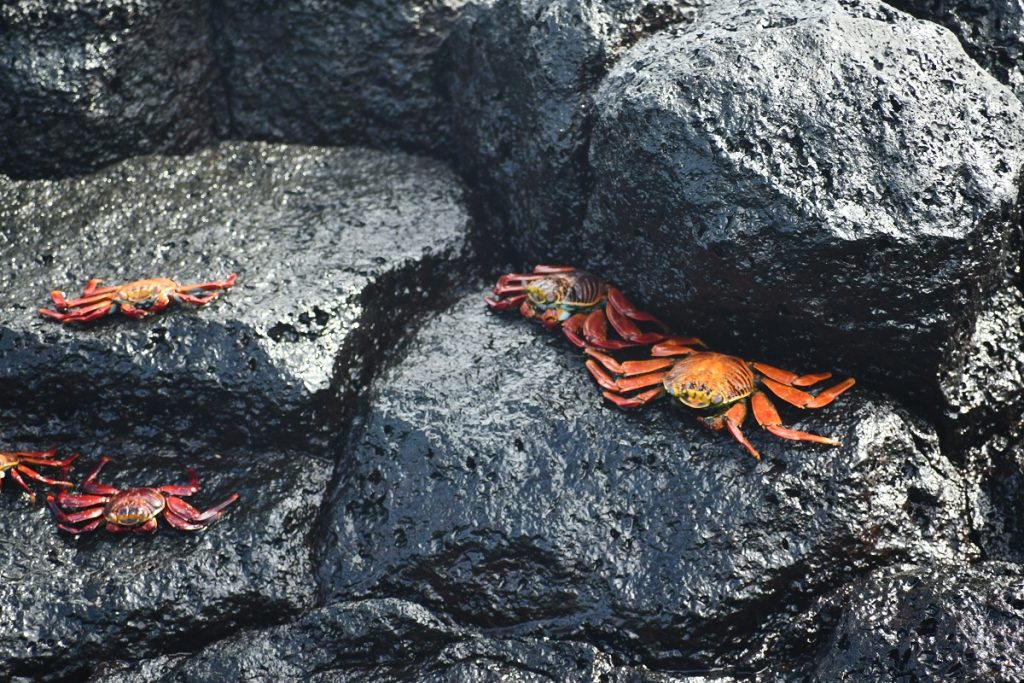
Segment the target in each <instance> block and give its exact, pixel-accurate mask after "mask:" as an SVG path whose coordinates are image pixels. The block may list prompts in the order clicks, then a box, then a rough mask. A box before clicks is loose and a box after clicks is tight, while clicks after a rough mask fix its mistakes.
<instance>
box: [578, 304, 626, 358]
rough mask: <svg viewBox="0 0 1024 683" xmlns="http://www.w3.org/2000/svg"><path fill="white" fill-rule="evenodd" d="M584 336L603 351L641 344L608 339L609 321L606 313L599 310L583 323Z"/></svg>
mask: <svg viewBox="0 0 1024 683" xmlns="http://www.w3.org/2000/svg"><path fill="white" fill-rule="evenodd" d="M583 336H584V337H586V339H587V342H588V343H590V344H593V345H594V346H596V347H598V348H601V349H610V350H617V349H628V348H630V347H633V346H638V345H639V344H637V343H635V342H631V341H620V340H618V339H609V338H608V320H607V318H605V315H604V311H602V310H600V309H598V310H596V311H594V312H593V313H591V314H589V315H588V316H587V319H586V321H585V322H584V323H583Z"/></svg>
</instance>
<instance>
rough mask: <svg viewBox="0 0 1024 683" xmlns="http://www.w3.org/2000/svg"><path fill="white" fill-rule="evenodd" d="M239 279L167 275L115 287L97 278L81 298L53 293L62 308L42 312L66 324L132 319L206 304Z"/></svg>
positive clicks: (56, 303)
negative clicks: (183, 279)
mask: <svg viewBox="0 0 1024 683" xmlns="http://www.w3.org/2000/svg"><path fill="white" fill-rule="evenodd" d="M237 279H238V275H236V274H235V273H232V274H231V275H229V276H228V277H227V279H225V280H218V281H215V282H201V283H198V284H190V285H179V284H178V283H177V282H175V281H174V280H169V279H167V278H151V279H148V280H136V281H134V282H128V283H125V284H123V285H115V286H113V287H100V286H99V284H100V283H101V282H103V280H97V279H93V280H89V282H88V283H86V285H85V289H83V290H82V295H81V296H80V297H78V298H77V299H66V298H65V297H64V292H61V291H58V290H54V291H52V292H50V298H51V299H52V300H53V303H54V305H55V306H56V307H57V308H58V309H59V310H56V311H54V310H51V309H48V308H40V309H39V312H40V313H41V314H42V315H45V316H47V317H50V318H53V319H54V320H59V321H60V322H62V323H84V322H88V321H90V320H95V319H96V318H102V317H103V316H105V315H114V314H115V313H118V312H120V313H123V314H124V315H127V316H129V317H131V318H145V317H147V316H150V315H153V314H154V313H158V312H159V311H162V310H163V309H165V308H167V306H168V305H169V304H170V303H171V302H172V301H183V302H185V303H190V304H195V305H196V306H205V305H206V304H208V303H210V302H211V301H213V300H214V299H216V298H217V297H218V296H220V291H217V290H225V289H229V288H230V287H232V286H233V285H234V284H235V281H236V280H237ZM196 290H202V291H213V293H212V294H208V295H206V296H199V295H195V294H189V292H193V291H196Z"/></svg>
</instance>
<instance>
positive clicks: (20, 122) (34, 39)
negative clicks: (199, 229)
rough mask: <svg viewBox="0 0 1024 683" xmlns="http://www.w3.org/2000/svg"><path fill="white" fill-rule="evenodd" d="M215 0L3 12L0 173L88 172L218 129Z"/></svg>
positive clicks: (179, 148) (23, 3)
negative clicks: (212, 9)
mask: <svg viewBox="0 0 1024 683" xmlns="http://www.w3.org/2000/svg"><path fill="white" fill-rule="evenodd" d="M209 11H210V10H209V3H208V2H207V1H206V0H203V1H201V2H189V1H188V0H173V1H171V2H160V1H150V0H130V1H124V2H120V1H118V2H111V1H109V0H70V1H62V2H48V1H46V0H18V1H17V2H8V3H4V4H3V6H2V7H0V119H2V120H3V121H4V125H3V126H0V173H5V174H8V175H11V176H15V177H20V178H42V177H51V176H54V175H68V174H74V173H82V172H85V171H90V170H93V169H96V168H99V167H100V166H102V165H103V164H105V163H109V162H111V161H114V160H117V159H122V158H124V157H127V156H132V155H136V154H146V153H151V152H185V151H188V150H191V149H194V148H195V147H197V146H199V145H202V144H208V143H210V142H211V141H212V140H213V139H214V137H215V134H216V123H215V117H216V110H217V108H218V106H219V98H220V93H221V92H222V91H221V88H220V81H219V71H218V65H217V64H216V62H215V61H214V56H213V50H212V42H211V41H212V36H211V32H210V28H209V22H208V16H209Z"/></svg>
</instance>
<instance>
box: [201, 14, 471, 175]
mask: <svg viewBox="0 0 1024 683" xmlns="http://www.w3.org/2000/svg"><path fill="white" fill-rule="evenodd" d="M489 1H490V0H412V1H409V0H403V1H402V2H394V1H391V0H373V1H371V2H355V3H351V2H350V3H337V2H330V1H327V0H301V1H300V2H287V3H279V2H273V1H271V0H260V1H257V2H251V1H249V0H244V1H243V0H226V2H220V3H217V7H216V9H215V11H214V14H213V17H214V21H215V25H216V26H217V54H218V58H219V61H220V63H221V64H222V65H223V68H224V72H225V80H226V82H227V88H226V90H227V101H228V110H229V114H230V121H229V127H230V132H231V134H232V135H233V136H235V137H242V138H246V139H261V140H280V141H286V142H303V143H314V144H334V145H337V144H353V143H355V144H372V145H374V146H378V147H380V146H384V147H400V148H403V149H407V150H413V151H425V152H430V153H433V154H436V155H439V156H446V157H450V156H451V155H452V137H451V127H450V124H449V120H450V108H449V106H448V104H447V100H446V98H444V97H443V95H442V93H441V90H440V89H439V88H438V87H437V81H438V79H439V77H440V64H441V63H442V62H443V54H444V50H443V46H444V43H445V39H446V38H447V36H448V33H449V31H450V30H451V28H452V26H453V25H454V24H455V23H457V21H458V20H460V18H462V17H463V16H468V15H469V14H471V13H472V11H473V10H474V9H476V7H477V6H483V5H486V4H488V3H489Z"/></svg>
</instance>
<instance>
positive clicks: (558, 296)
mask: <svg viewBox="0 0 1024 683" xmlns="http://www.w3.org/2000/svg"><path fill="white" fill-rule="evenodd" d="M492 291H493V293H494V295H495V297H496V298H491V297H484V301H486V302H487V305H488V306H490V307H491V308H493V309H495V310H505V309H509V308H513V307H515V306H518V307H519V312H520V313H521V314H522V315H523V316H524V317H526V318H531V319H532V318H537V319H538V320H539V321H540V323H541V324H542V325H544V326H545V327H548V328H553V327H555V326H557V325H559V324H560V325H561V326H562V332H564V333H565V336H566V337H568V338H569V341H571V342H572V343H573V344H575V345H576V346H579V347H587V346H595V347H598V348H602V349H624V348H628V347H632V346H643V345H646V344H654V343H656V342H660V341H662V340H663V339H665V338H666V336H665V335H664V334H663V333H661V332H644V331H643V330H641V329H640V327H639V326H638V325H637V324H636V323H637V322H648V323H653V324H655V325H657V326H658V327H659V328H660V329H662V330H663V329H664V325H662V324H661V323H660V322H659V321H658V319H657V318H655V317H654V316H653V315H651V314H650V313H647V312H645V311H641V310H639V309H638V308H637V307H636V306H634V305H633V304H632V303H630V302H629V300H628V299H626V297H625V296H623V294H622V292H620V291H619V290H618V289H616V288H615V287H612V286H611V285H609V284H608V283H607V282H605V281H604V280H601V279H600V278H597V277H595V276H594V275H591V274H590V273H588V272H586V271H583V270H577V269H576V268H573V267H571V266H537V267H536V268H534V269H533V272H532V273H507V274H506V275H502V276H501V277H500V278H499V279H498V283H497V284H496V285H494V289H493V290H492ZM608 323H611V326H612V328H613V329H614V330H615V331H616V332H617V333H618V334H619V336H620V337H622V338H621V339H610V338H609V337H608ZM689 341H690V342H691V343H693V344H701V341H700V340H699V339H690V340H689Z"/></svg>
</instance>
